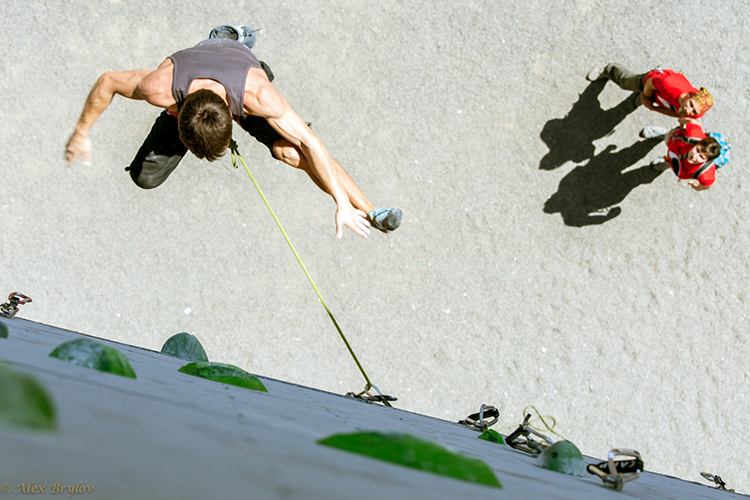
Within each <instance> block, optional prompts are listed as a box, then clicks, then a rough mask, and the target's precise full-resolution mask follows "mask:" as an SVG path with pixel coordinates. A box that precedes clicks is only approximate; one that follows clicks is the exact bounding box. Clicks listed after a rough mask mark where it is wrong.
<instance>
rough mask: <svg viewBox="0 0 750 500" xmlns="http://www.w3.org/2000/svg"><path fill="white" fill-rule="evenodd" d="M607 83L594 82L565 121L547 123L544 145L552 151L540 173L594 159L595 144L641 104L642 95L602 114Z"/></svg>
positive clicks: (543, 135)
mask: <svg viewBox="0 0 750 500" xmlns="http://www.w3.org/2000/svg"><path fill="white" fill-rule="evenodd" d="M607 81H608V80H598V81H596V82H592V83H591V84H589V86H588V87H586V90H584V91H583V93H582V94H581V96H580V98H579V99H578V101H577V102H576V103H575V104H574V105H573V108H572V109H571V110H570V113H568V115H567V116H566V117H565V118H555V119H553V120H550V121H548V122H547V123H546V124H545V125H544V128H543V129H542V133H541V134H539V137H541V139H542V141H544V143H545V144H546V145H547V147H548V148H549V153H547V154H546V155H545V156H544V158H542V161H541V162H540V163H539V169H540V170H554V169H556V168H558V167H560V166H562V165H563V164H564V163H565V162H568V161H572V162H573V163H581V162H584V161H586V160H589V159H591V158H593V156H594V152H595V146H594V141H596V140H597V139H601V138H602V137H606V136H607V135H609V134H611V133H612V131H613V130H614V129H615V127H616V126H617V125H618V124H619V123H620V122H621V121H623V120H624V119H625V117H626V116H628V115H629V114H630V113H632V112H633V111H635V110H636V109H637V107H638V104H640V102H641V100H640V93H634V94H631V95H630V96H629V97H627V98H626V99H625V100H624V101H622V102H621V103H620V104H618V105H617V106H615V107H614V108H612V109H608V110H603V109H602V107H601V105H600V104H599V94H601V93H602V90H604V85H606V83H607Z"/></svg>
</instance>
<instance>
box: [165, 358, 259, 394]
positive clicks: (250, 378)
mask: <svg viewBox="0 0 750 500" xmlns="http://www.w3.org/2000/svg"><path fill="white" fill-rule="evenodd" d="M178 371H179V372H180V373H186V374H187V375H193V376H195V377H201V378H205V379H208V380H213V381H215V382H221V383H223V384H229V385H236V386H237V387H244V388H246V389H252V390H254V391H261V392H268V389H266V386H265V385H263V382H261V381H260V380H259V379H258V377H256V376H255V375H250V374H249V373H247V372H246V371H245V370H243V369H242V368H237V367H236V366H234V365H226V364H223V363H209V362H200V363H190V364H187V365H185V366H183V367H182V368H180V369H179V370H178Z"/></svg>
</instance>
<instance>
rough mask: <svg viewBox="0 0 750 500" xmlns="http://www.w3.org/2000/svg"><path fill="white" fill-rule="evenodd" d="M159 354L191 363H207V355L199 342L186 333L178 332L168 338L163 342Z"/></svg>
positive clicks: (193, 336)
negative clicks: (176, 357) (188, 360)
mask: <svg viewBox="0 0 750 500" xmlns="http://www.w3.org/2000/svg"><path fill="white" fill-rule="evenodd" d="M161 352H163V353H165V354H170V355H172V356H179V357H181V358H187V359H192V360H193V361H206V362H207V361H208V355H207V354H206V351H205V349H203V345H201V342H200V340H198V338H197V337H196V336H195V335H191V334H189V333H188V332H180V333H177V334H175V335H172V336H171V337H169V338H168V339H167V341H166V342H164V345H163V346H162V348H161Z"/></svg>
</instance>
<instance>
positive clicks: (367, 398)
mask: <svg viewBox="0 0 750 500" xmlns="http://www.w3.org/2000/svg"><path fill="white" fill-rule="evenodd" d="M370 389H375V391H376V392H377V394H371V393H370ZM346 396H347V397H350V398H354V399H359V400H361V401H364V402H366V403H382V404H383V405H385V406H391V405H390V404H389V403H390V401H398V398H395V397H393V396H388V395H387V394H383V393H382V392H380V389H378V388H377V387H375V386H374V385H371V384H367V385H366V386H365V390H364V391H362V392H360V393H354V392H347V393H346Z"/></svg>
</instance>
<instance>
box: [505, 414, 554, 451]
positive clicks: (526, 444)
mask: <svg viewBox="0 0 750 500" xmlns="http://www.w3.org/2000/svg"><path fill="white" fill-rule="evenodd" d="M530 418H531V413H528V414H527V415H526V418H524V419H523V423H522V424H521V425H519V426H518V428H517V429H516V430H514V431H513V432H512V433H510V434H509V435H508V437H507V438H506V439H505V442H506V443H507V444H508V446H510V447H511V448H515V449H516V450H519V451H523V452H524V453H528V454H530V455H535V456H536V455H539V454H541V453H542V452H543V451H544V449H545V448H546V447H548V446H550V445H552V444H554V441H552V440H551V439H550V438H548V437H547V436H545V435H544V434H542V433H541V432H539V431H537V430H536V429H534V428H533V427H532V426H531V425H530V424H529V419H530ZM532 434H533V435H534V436H536V437H538V438H540V439H542V441H535V440H534V439H532V438H531V437H530V436H531V435H532Z"/></svg>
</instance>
